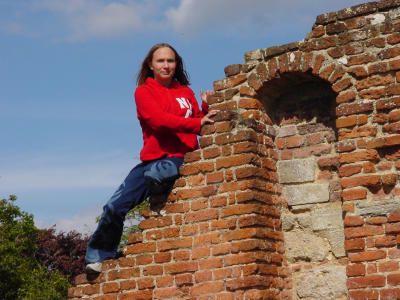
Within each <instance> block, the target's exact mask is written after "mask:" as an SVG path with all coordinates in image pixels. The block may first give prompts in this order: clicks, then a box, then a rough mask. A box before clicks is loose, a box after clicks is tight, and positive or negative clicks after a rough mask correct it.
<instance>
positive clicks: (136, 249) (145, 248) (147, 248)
mask: <svg viewBox="0 0 400 300" xmlns="http://www.w3.org/2000/svg"><path fill="white" fill-rule="evenodd" d="M124 249H125V250H124V254H125V255H128V254H138V253H145V252H154V251H156V243H154V242H152V243H144V244H142V243H139V244H134V245H128V246H126V247H125V248H124Z"/></svg>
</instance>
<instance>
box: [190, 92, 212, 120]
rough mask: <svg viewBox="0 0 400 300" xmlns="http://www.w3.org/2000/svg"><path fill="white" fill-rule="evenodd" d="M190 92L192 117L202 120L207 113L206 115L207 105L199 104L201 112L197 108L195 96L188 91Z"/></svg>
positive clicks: (204, 103)
mask: <svg viewBox="0 0 400 300" xmlns="http://www.w3.org/2000/svg"><path fill="white" fill-rule="evenodd" d="M190 92H191V98H190V102H191V104H192V107H193V116H194V117H195V118H203V117H204V116H205V115H206V114H207V113H208V104H207V103H206V102H203V101H202V102H201V110H200V108H199V104H198V102H197V100H196V96H195V95H194V92H193V91H192V90H191V89H190Z"/></svg>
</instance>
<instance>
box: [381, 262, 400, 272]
mask: <svg viewBox="0 0 400 300" xmlns="http://www.w3.org/2000/svg"><path fill="white" fill-rule="evenodd" d="M398 270H399V262H397V261H386V262H381V263H379V272H395V271H398Z"/></svg>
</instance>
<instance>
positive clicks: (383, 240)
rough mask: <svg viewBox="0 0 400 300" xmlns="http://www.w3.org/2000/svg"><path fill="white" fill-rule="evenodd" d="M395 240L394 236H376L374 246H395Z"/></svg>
mask: <svg viewBox="0 0 400 300" xmlns="http://www.w3.org/2000/svg"><path fill="white" fill-rule="evenodd" d="M396 244H397V241H396V237H394V236H384V237H377V238H376V239H375V247H377V248H382V247H393V246H396Z"/></svg>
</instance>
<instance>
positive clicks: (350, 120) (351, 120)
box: [336, 116, 357, 128]
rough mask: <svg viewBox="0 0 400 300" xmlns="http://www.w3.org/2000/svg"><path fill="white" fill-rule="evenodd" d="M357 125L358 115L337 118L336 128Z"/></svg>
mask: <svg viewBox="0 0 400 300" xmlns="http://www.w3.org/2000/svg"><path fill="white" fill-rule="evenodd" d="M355 125H357V116H349V117H343V118H339V119H336V128H343V127H353V126H355Z"/></svg>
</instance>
